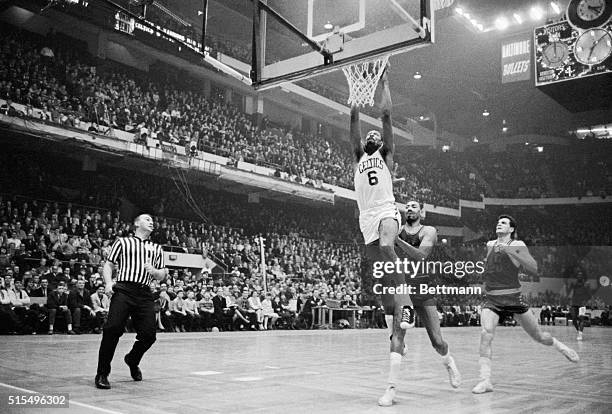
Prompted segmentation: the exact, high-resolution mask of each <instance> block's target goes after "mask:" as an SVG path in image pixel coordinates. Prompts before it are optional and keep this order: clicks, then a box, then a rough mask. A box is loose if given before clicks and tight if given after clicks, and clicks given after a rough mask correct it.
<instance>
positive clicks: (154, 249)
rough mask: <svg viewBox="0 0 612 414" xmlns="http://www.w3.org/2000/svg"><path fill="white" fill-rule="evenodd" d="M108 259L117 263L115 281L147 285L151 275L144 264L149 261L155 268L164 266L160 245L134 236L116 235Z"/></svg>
mask: <svg viewBox="0 0 612 414" xmlns="http://www.w3.org/2000/svg"><path fill="white" fill-rule="evenodd" d="M108 260H109V261H110V262H112V263H115V264H118V265H119V269H117V282H133V283H140V284H142V285H147V286H148V285H149V284H150V283H151V280H152V277H151V275H150V274H149V273H148V272H147V271H146V270H145V264H146V263H151V265H152V266H153V267H154V268H156V269H163V268H165V267H166V264H165V263H164V254H163V252H162V248H161V246H160V245H159V244H156V243H153V242H152V241H150V240H142V239H141V238H139V237H136V236H130V237H117V240H115V242H114V243H113V246H112V247H111V251H110V254H109V255H108Z"/></svg>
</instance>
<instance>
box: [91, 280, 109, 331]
mask: <svg viewBox="0 0 612 414" xmlns="http://www.w3.org/2000/svg"><path fill="white" fill-rule="evenodd" d="M91 303H92V305H93V310H94V312H95V313H96V316H95V318H96V320H95V321H94V332H95V333H97V334H99V333H100V332H102V326H104V323H105V322H106V318H107V317H108V310H109V309H110V299H109V298H108V296H106V294H105V293H104V285H101V286H98V289H97V290H96V292H95V293H93V294H92V295H91Z"/></svg>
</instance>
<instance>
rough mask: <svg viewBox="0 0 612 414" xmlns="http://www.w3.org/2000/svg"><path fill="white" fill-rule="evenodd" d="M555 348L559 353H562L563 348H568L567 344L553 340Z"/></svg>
mask: <svg viewBox="0 0 612 414" xmlns="http://www.w3.org/2000/svg"><path fill="white" fill-rule="evenodd" d="M552 344H553V346H554V347H555V349H556V350H557V351H561V350H562V349H563V348H566V346H565V344H564V343H563V342H561V341H557V338H553V343H552Z"/></svg>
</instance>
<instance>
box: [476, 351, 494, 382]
mask: <svg viewBox="0 0 612 414" xmlns="http://www.w3.org/2000/svg"><path fill="white" fill-rule="evenodd" d="M478 365H480V379H481V380H491V358H487V357H480V358H478Z"/></svg>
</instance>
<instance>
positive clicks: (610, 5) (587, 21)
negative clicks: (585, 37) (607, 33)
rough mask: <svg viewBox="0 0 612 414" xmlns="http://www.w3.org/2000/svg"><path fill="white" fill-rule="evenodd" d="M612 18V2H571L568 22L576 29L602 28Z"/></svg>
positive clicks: (568, 7)
mask: <svg viewBox="0 0 612 414" xmlns="http://www.w3.org/2000/svg"><path fill="white" fill-rule="evenodd" d="M611 16H612V0H570V2H569V4H568V6H567V21H568V22H569V23H570V24H571V25H572V26H573V27H574V28H576V29H579V30H586V29H592V28H595V27H601V26H603V25H604V24H606V23H607V22H608V21H609V20H610V17H611Z"/></svg>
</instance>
